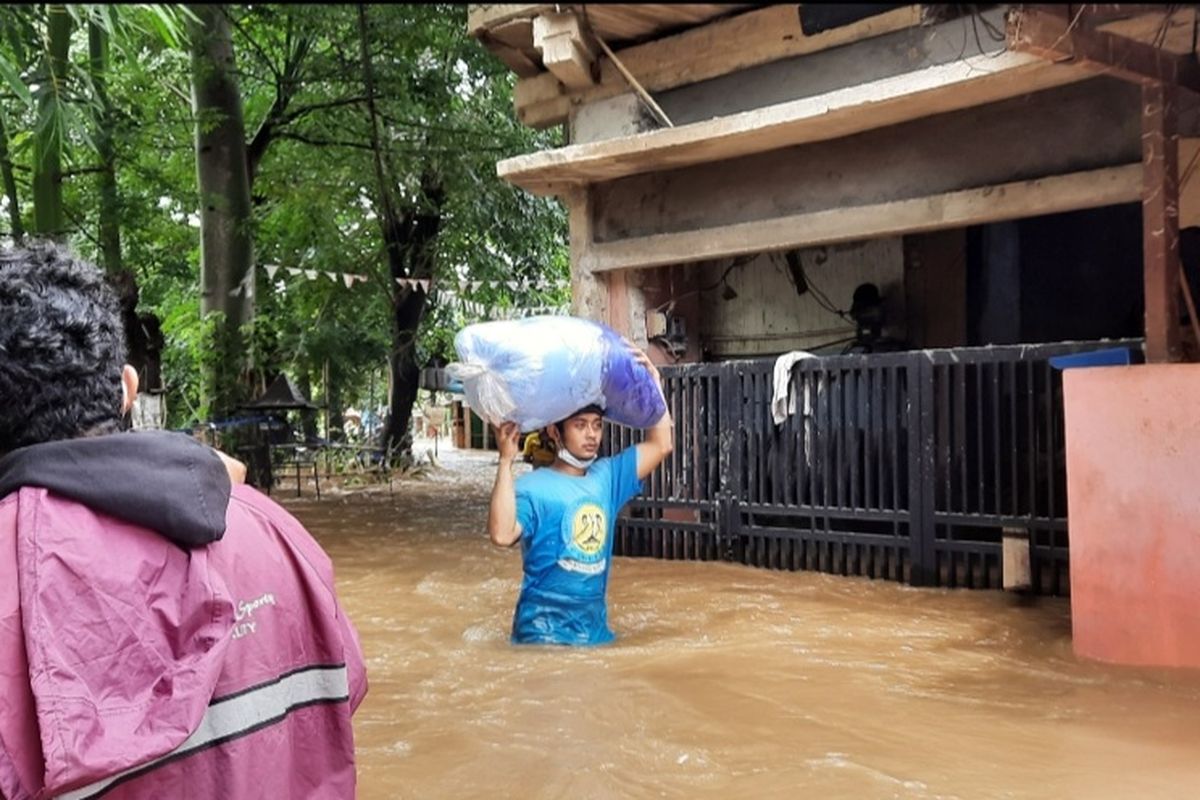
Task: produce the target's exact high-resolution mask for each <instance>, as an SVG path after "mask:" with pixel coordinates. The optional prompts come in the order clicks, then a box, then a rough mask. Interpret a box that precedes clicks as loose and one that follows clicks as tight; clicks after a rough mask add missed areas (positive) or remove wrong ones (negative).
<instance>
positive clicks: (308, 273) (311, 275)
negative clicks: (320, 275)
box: [304, 269, 317, 281]
mask: <svg viewBox="0 0 1200 800" xmlns="http://www.w3.org/2000/svg"><path fill="white" fill-rule="evenodd" d="M304 277H306V278H308V279H309V280H310V281H315V280H316V279H317V271H316V270H315V269H306V270H304Z"/></svg>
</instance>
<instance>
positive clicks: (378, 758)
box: [277, 447, 1200, 800]
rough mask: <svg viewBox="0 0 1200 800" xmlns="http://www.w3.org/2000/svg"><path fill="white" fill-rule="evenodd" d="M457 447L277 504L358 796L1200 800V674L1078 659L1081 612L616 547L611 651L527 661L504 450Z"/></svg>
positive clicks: (558, 652)
mask: <svg viewBox="0 0 1200 800" xmlns="http://www.w3.org/2000/svg"><path fill="white" fill-rule="evenodd" d="M447 450H448V449H447V448H445V447H443V448H442V456H443V459H442V461H441V465H440V468H439V469H437V470H434V471H433V473H432V474H431V475H429V476H427V477H425V478H424V479H421V480H407V481H402V482H397V484H396V487H395V494H394V496H392V497H389V496H388V493H387V491H386V489H384V490H383V491H382V492H380V491H378V490H375V491H371V492H367V493H362V492H359V493H350V492H344V493H339V492H329V491H326V493H325V494H324V496H323V499H322V500H321V501H319V502H318V501H315V500H313V499H311V497H306V498H304V499H301V500H296V499H287V498H286V497H285V498H284V503H285V504H286V505H287V506H288V508H290V509H291V510H292V511H293V513H295V514H296V515H297V516H298V517H299V518H300V519H301V520H302V521H303V522H304V523H305V524H306V525H307V526H308V527H309V529H310V530H312V531H313V533H314V534H315V535H316V536H317V538H318V539H319V540H320V542H321V543H322V545H324V547H325V548H326V549H327V550H328V552H329V553H330V555H331V556H332V558H333V561H334V564H335V568H336V570H337V582H338V587H339V591H340V594H341V598H342V602H343V604H344V606H345V607H346V609H347V612H348V614H349V615H350V616H351V618H352V619H353V620H354V622H355V624H356V625H357V627H358V630H359V632H360V633H361V635H362V643H363V648H364V650H365V651H366V656H367V670H368V676H369V680H370V684H371V685H370V692H369V694H368V695H367V699H366V701H365V702H364V703H363V705H362V707H361V708H360V710H359V712H358V715H357V716H356V718H355V731H356V742H357V748H358V758H359V762H358V764H359V797H361V798H366V799H367V800H373V799H375V798H380V799H382V798H659V797H672V798H676V797H678V798H691V797H704V798H710V797H712V798H717V797H721V798H724V797H737V798H742V797H746V798H794V797H819V798H836V799H839V800H840V799H841V798H854V799H855V800H857V799H858V798H914V799H915V798H964V799H965V798H998V799H999V798H1179V799H1180V800H1191V799H1192V798H1200V675H1198V674H1196V673H1178V672H1174V673H1173V672H1154V671H1145V670H1130V669H1121V668H1114V667H1108V666H1103V665H1098V664H1092V663H1088V662H1083V661H1079V660H1077V659H1075V658H1074V656H1073V655H1072V653H1071V641H1070V618H1069V605H1068V603H1067V601H1065V600H1056V599H1040V600H1038V601H1036V603H1034V604H1032V605H1028V604H1027V605H1021V604H1018V603H1017V602H1015V601H1014V599H1013V598H1012V597H1010V596H1008V595H1005V594H1003V593H999V592H967V591H942V590H929V589H921V590H917V589H911V588H906V587H903V586H899V585H896V584H891V583H884V582H872V581H869V580H866V579H859V578H838V577H831V576H824V575H820V574H815V573H804V572H797V573H780V572H770V571H766V570H759V569H753V568H750V567H741V566H736V565H729V564H698V563H684V562H665V561H654V560H647V559H626V558H618V559H616V560H615V563H614V566H613V571H612V576H611V579H610V586H609V609H610V621H611V624H612V626H613V629H614V630H615V631H616V632H617V635H618V640H617V641H616V642H615V643H614V644H612V645H610V646H607V647H603V648H599V649H593V650H568V649H557V648H532V649H527V648H515V647H513V646H511V645H510V644H509V643H508V631H509V624H510V622H511V615H512V609H513V604H514V602H515V600H516V596H517V590H518V587H519V585H520V575H521V563H520V555H519V553H518V552H517V550H515V549H514V550H511V551H507V550H500V549H497V548H494V547H492V546H491V545H490V544H489V543H488V541H487V539H486V536H485V534H484V520H485V514H486V504H487V496H488V491H489V489H490V484H491V479H492V477H493V474H494V469H495V466H494V465H495V456H494V455H486V454H470V453H456V452H454V451H452V450H450V451H447ZM522 469H524V468H523V467H522ZM280 494H283V495H286V494H287V492H286V490H285V491H283V492H281V493H277V497H278V496H279V495H280Z"/></svg>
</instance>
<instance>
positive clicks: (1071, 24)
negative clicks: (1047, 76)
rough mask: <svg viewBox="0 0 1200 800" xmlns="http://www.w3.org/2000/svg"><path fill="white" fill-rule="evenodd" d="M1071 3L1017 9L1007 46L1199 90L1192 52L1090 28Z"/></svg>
mask: <svg viewBox="0 0 1200 800" xmlns="http://www.w3.org/2000/svg"><path fill="white" fill-rule="evenodd" d="M1067 8H1068V7H1066V6H1023V7H1021V8H1020V9H1018V10H1016V11H1014V12H1013V13H1012V14H1011V15H1010V17H1009V21H1008V42H1009V47H1010V48H1012V49H1013V50H1019V51H1021V52H1025V53H1032V54H1034V55H1037V56H1040V57H1042V58H1045V59H1048V60H1050V61H1053V62H1055V63H1064V62H1070V63H1075V64H1078V65H1079V66H1082V67H1084V68H1087V69H1090V70H1093V71H1095V72H1097V73H1099V74H1105V75H1112V76H1114V77H1117V78H1121V79H1123V80H1127V81H1132V82H1134V83H1139V84H1143V85H1144V84H1147V83H1168V84H1171V85H1175V86H1181V87H1183V88H1185V89H1189V90H1191V91H1193V92H1200V64H1197V62H1196V60H1195V59H1194V58H1191V57H1188V56H1177V55H1174V54H1172V53H1168V52H1166V51H1164V50H1162V49H1161V48H1158V47H1154V46H1153V45H1149V44H1144V43H1142V42H1138V41H1135V40H1133V39H1128V38H1125V37H1122V36H1116V35H1113V34H1111V33H1105V32H1103V31H1098V30H1087V29H1086V28H1085V27H1084V26H1083V25H1082V24H1081V17H1082V15H1079V16H1076V15H1072V16H1068V13H1067Z"/></svg>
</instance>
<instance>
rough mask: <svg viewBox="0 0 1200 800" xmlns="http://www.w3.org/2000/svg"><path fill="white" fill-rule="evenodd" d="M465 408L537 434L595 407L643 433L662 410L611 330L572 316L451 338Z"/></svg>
mask: <svg viewBox="0 0 1200 800" xmlns="http://www.w3.org/2000/svg"><path fill="white" fill-rule="evenodd" d="M454 347H455V349H456V350H457V351H458V356H459V359H460V361H459V362H457V363H454V364H451V365H450V366H449V367H448V368H447V371H448V372H449V373H450V375H452V376H453V377H455V378H458V379H459V380H461V381H462V384H463V391H464V392H465V394H466V397H467V405H469V406H470V407H471V409H472V410H474V411H475V412H476V413H477V414H479V415H480V416H481V417H483V418H484V419H485V420H487V421H488V422H489V423H491V424H493V425H499V424H500V423H502V422H516V423H517V424H518V425H519V426H520V428H521V430H522V431H532V430H537V429H539V428H542V427H544V426H546V425H548V424H550V423H552V422H557V421H559V420H561V419H564V418H565V417H567V416H568V415H569V414H571V413H573V412H575V411H578V410H579V409H581V408H583V407H584V406H587V405H591V404H596V405H599V406H600V407H601V408H604V409H606V414H605V416H606V417H608V418H609V419H611V420H612V421H613V422H617V423H619V424H622V425H630V426H633V427H638V428H644V427H649V426H650V425H653V424H654V423H655V422H657V421H658V419H659V417H661V416H662V415H663V413H665V411H666V405H665V404H664V403H663V400H662V394H661V392H660V390H659V388H658V384H657V382H656V381H655V380H654V378H653V376H651V374H650V373H649V371H647V370H646V368H645V367H643V366H642V365H641V364H639V363H637V361H636V360H635V358H634V356H633V354H632V353H631V352H630V351H629V349H628V347H627V346H626V345H625V343H624V342H623V341H622V339H621V337H620V336H619V335H618V334H617V333H616V332H615V331H613V330H612V329H611V328H609V327H607V326H605V325H602V324H600V323H597V322H592V321H591V320H586V319H580V318H578V317H528V318H526V319H518V320H506V321H500V322H482V323H479V324H476V325H469V326H467V327H466V328H464V329H463V330H462V331H460V332H459V333H458V335H457V336H456V337H454Z"/></svg>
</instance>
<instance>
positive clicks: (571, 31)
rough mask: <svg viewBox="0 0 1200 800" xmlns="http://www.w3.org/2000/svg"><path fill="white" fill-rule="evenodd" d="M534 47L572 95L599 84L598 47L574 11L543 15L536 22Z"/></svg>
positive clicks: (534, 21) (543, 61)
mask: <svg viewBox="0 0 1200 800" xmlns="http://www.w3.org/2000/svg"><path fill="white" fill-rule="evenodd" d="M533 46H534V47H535V48H537V49H538V50H540V51H541V52H542V63H543V64H545V65H546V69H548V70H550V72H551V74H553V75H554V77H555V78H557V79H558V80H560V81H562V83H563V85H564V86H566V87H567V89H569V90H571V91H582V90H584V89H587V88H590V87H591V86H593V85H594V84H595V83H596V79H595V75H596V72H597V66H596V47H595V46H594V44H593V42H592V41H591V40H590V37H589V36H588V34H586V33H585V32H584V31H583V29H582V27H581V26H580V24H579V18H578V17H577V16H575V14H574V13H573V12H571V11H564V12H561V13H550V14H542V15H541V16H538V17H536V18H534V20H533Z"/></svg>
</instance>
